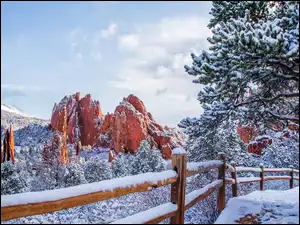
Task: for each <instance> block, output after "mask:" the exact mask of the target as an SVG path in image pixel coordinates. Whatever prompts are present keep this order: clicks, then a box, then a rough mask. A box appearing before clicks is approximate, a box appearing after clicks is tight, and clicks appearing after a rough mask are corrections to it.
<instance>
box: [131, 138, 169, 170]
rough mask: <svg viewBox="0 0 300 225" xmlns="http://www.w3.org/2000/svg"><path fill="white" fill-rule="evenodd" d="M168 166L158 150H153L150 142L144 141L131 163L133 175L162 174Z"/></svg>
mask: <svg viewBox="0 0 300 225" xmlns="http://www.w3.org/2000/svg"><path fill="white" fill-rule="evenodd" d="M165 168H166V165H165V162H164V160H163V158H162V156H161V152H160V151H159V150H158V149H151V146H150V144H149V143H148V141H146V140H143V141H141V143H140V146H139V148H138V150H137V153H136V155H135V158H134V160H132V161H131V162H130V170H131V174H132V175H136V174H140V173H147V172H160V171H163V170H165Z"/></svg>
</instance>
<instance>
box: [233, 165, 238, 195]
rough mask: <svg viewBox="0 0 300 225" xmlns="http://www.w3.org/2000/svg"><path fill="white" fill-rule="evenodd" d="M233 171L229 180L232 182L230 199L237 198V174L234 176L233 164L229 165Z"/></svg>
mask: <svg viewBox="0 0 300 225" xmlns="http://www.w3.org/2000/svg"><path fill="white" fill-rule="evenodd" d="M231 165H232V167H233V169H234V171H233V172H231V178H232V179H233V180H234V184H232V186H231V187H232V197H237V196H238V191H237V174H236V168H235V163H234V162H233V163H231Z"/></svg>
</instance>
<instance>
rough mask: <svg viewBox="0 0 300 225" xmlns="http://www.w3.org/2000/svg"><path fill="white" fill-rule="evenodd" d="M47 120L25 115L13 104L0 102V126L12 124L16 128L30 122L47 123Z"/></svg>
mask: <svg viewBox="0 0 300 225" xmlns="http://www.w3.org/2000/svg"><path fill="white" fill-rule="evenodd" d="M49 122H50V121H48V120H43V119H39V118H35V117H31V116H29V115H26V114H25V113H23V112H21V111H20V110H18V109H17V108H15V107H13V106H10V105H6V104H1V126H3V127H5V128H6V127H8V126H9V124H13V129H14V130H18V129H20V128H23V127H26V126H28V125H29V124H32V123H34V124H40V125H48V124H49Z"/></svg>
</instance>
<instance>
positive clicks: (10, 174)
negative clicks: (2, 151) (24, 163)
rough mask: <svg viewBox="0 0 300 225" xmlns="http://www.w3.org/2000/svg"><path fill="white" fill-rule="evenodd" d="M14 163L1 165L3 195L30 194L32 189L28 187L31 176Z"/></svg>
mask: <svg viewBox="0 0 300 225" xmlns="http://www.w3.org/2000/svg"><path fill="white" fill-rule="evenodd" d="M21 168H22V167H18V163H16V164H15V165H13V164H12V162H10V161H8V162H4V163H2V164H1V195H10V194H17V193H22V192H28V191H29V190H30V187H29V185H28V182H27V181H28V178H29V175H28V173H27V171H26V170H24V169H23V170H22V169H21Z"/></svg>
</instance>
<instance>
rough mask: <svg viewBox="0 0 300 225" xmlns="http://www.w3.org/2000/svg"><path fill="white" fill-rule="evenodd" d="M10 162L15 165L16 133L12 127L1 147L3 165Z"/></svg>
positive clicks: (7, 131)
mask: <svg viewBox="0 0 300 225" xmlns="http://www.w3.org/2000/svg"><path fill="white" fill-rule="evenodd" d="M10 160H11V161H12V163H13V164H14V163H15V142H14V131H13V129H12V126H11V125H10V127H9V128H8V129H7V130H6V131H5V136H4V140H3V146H1V163H3V162H5V161H10Z"/></svg>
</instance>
